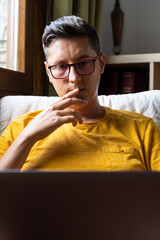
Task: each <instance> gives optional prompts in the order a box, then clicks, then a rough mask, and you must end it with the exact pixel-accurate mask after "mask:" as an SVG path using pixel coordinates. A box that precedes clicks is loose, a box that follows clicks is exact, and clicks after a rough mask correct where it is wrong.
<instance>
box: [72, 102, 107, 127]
mask: <svg viewBox="0 0 160 240" xmlns="http://www.w3.org/2000/svg"><path fill="white" fill-rule="evenodd" d="M75 109H76V110H77V111H78V112H79V114H80V115H81V116H82V119H83V122H95V121H97V120H99V119H100V118H102V117H103V116H104V115H105V108H104V107H102V106H101V105H100V104H99V102H98V98H95V99H94V100H93V101H92V102H89V103H87V104H85V105H84V106H81V107H79V106H78V107H75Z"/></svg>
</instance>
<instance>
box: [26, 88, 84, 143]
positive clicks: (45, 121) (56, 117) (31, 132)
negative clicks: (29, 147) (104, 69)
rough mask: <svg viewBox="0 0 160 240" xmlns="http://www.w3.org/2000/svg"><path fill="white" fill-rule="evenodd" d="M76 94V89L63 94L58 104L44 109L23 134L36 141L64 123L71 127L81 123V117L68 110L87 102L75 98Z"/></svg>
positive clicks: (72, 110)
mask: <svg viewBox="0 0 160 240" xmlns="http://www.w3.org/2000/svg"><path fill="white" fill-rule="evenodd" d="M78 92H79V90H78V89H74V90H73V91H70V92H68V93H67V94H65V95H64V96H63V97H62V98H61V99H60V100H59V101H58V102H56V103H54V104H52V105H51V106H49V107H47V108H46V109H44V110H43V111H42V112H41V113H40V114H39V115H37V116H36V117H35V118H34V119H33V120H32V121H31V122H30V123H29V124H28V125H27V127H26V128H25V129H24V130H23V133H24V134H25V135H26V136H28V137H29V138H33V139H35V141H38V140H40V139H42V138H45V137H47V136H48V135H49V134H50V133H52V132H53V131H55V130H56V129H57V128H58V127H60V126H61V125H63V124H65V123H72V124H73V126H76V125H77V123H78V122H79V123H80V124H81V123H83V121H82V117H81V115H80V114H79V113H78V112H77V111H76V110H74V109H71V108H69V107H70V106H71V105H75V104H85V103H86V102H87V101H85V100H82V99H80V98H76V97H75V96H76V95H77V94H78Z"/></svg>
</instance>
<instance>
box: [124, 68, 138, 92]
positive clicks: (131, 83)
mask: <svg viewBox="0 0 160 240" xmlns="http://www.w3.org/2000/svg"><path fill="white" fill-rule="evenodd" d="M135 76H136V74H135V71H124V72H123V73H122V79H121V94H127V93H134V92H135V81H136V79H135Z"/></svg>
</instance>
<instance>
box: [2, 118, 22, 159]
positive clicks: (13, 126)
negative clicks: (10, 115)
mask: <svg viewBox="0 0 160 240" xmlns="http://www.w3.org/2000/svg"><path fill="white" fill-rule="evenodd" d="M21 131H22V129H21V124H20V123H19V121H16V120H15V121H13V122H11V123H10V124H9V125H8V127H7V128H6V129H5V131H4V132H3V134H2V135H1V136H0V158H1V157H2V156H3V154H4V153H5V152H6V151H7V149H8V148H9V146H10V145H11V144H12V143H13V141H14V140H15V139H16V137H17V136H18V135H19V134H20V132H21Z"/></svg>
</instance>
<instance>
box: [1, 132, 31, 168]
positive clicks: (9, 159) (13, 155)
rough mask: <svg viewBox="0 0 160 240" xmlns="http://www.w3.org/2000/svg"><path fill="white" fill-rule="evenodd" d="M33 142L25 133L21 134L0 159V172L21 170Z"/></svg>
mask: <svg viewBox="0 0 160 240" xmlns="http://www.w3.org/2000/svg"><path fill="white" fill-rule="evenodd" d="M35 142H36V141H35V140H34V139H33V138H31V137H28V136H27V135H26V134H25V132H21V134H20V135H19V136H18V137H17V138H16V140H15V141H14V142H13V143H12V145H11V146H10V147H9V148H8V150H7V151H6V152H5V154H4V155H3V156H2V158H1V159H0V170H5V169H21V168H22V166H23V164H24V162H25V160H26V159H27V157H28V154H29V152H30V150H31V148H32V147H33V145H34V144H35Z"/></svg>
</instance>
